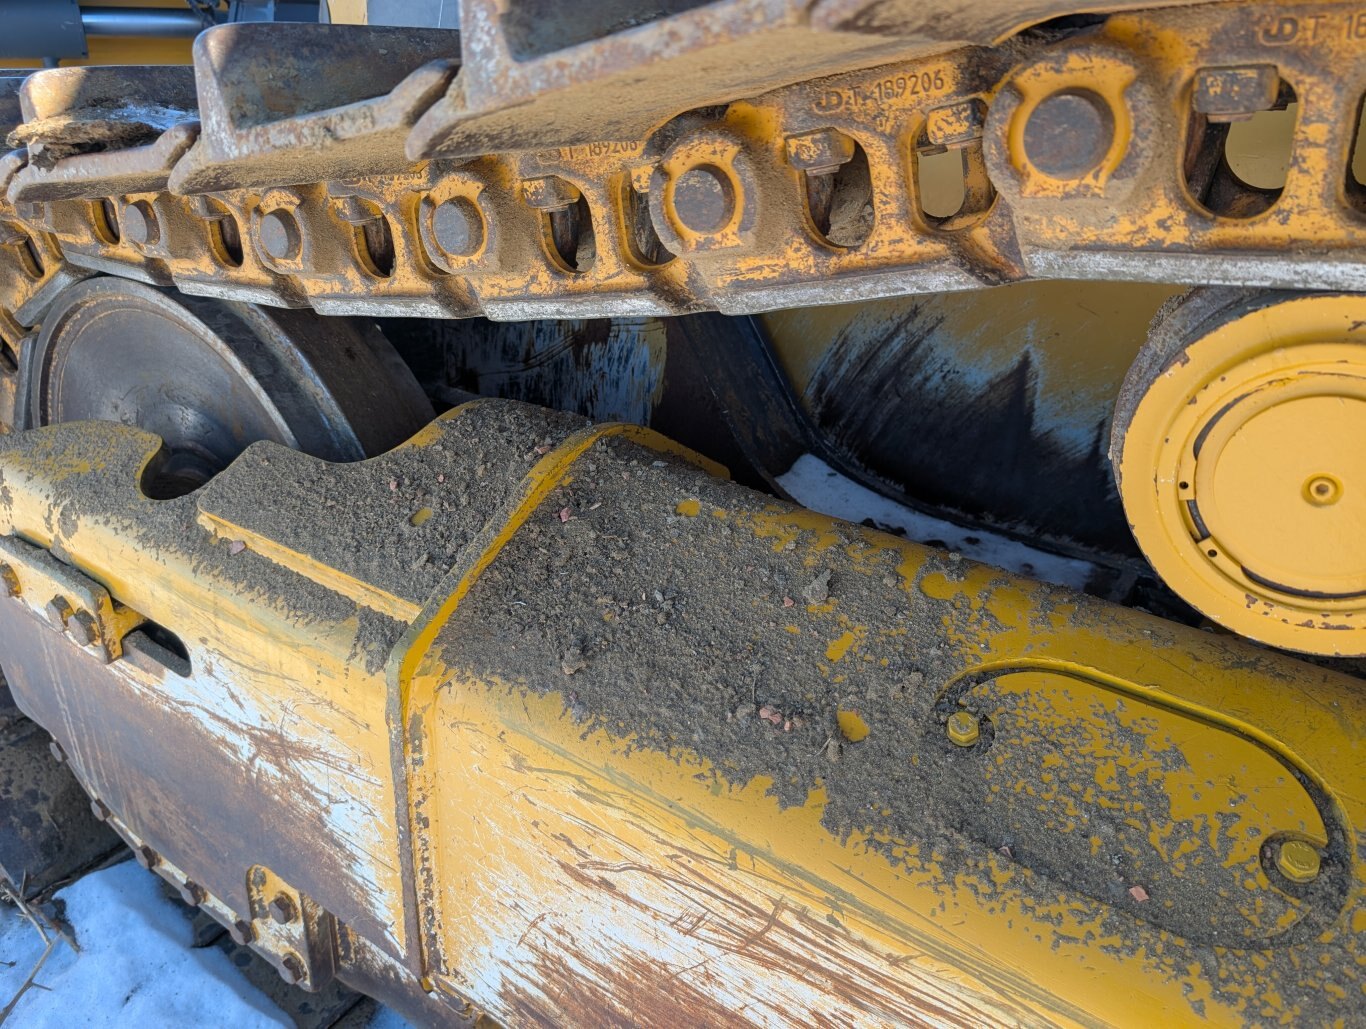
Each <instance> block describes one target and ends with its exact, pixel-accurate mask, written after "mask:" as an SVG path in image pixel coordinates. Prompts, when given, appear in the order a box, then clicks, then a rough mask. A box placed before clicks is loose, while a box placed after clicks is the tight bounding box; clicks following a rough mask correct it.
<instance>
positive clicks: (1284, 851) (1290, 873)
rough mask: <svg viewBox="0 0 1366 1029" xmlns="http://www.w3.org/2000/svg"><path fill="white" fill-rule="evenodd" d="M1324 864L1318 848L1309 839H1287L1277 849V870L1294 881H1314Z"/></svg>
mask: <svg viewBox="0 0 1366 1029" xmlns="http://www.w3.org/2000/svg"><path fill="white" fill-rule="evenodd" d="M1322 864H1323V859H1322V858H1321V857H1320V856H1319V851H1318V848H1317V847H1315V846H1314V845H1313V844H1312V843H1310V842H1309V841H1307V840H1286V841H1284V842H1283V843H1282V844H1281V845H1280V847H1278V848H1277V849H1276V871H1278V872H1280V873H1281V875H1283V876H1285V877H1286V878H1287V879H1289V880H1290V881H1291V882H1292V883H1309V882H1313V881H1314V880H1315V879H1317V878H1318V875H1319V869H1320V868H1321V867H1322Z"/></svg>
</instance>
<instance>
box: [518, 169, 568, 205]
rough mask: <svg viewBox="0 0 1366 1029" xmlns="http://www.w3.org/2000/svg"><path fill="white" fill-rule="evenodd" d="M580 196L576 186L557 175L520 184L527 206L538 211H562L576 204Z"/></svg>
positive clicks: (527, 180) (526, 180)
mask: <svg viewBox="0 0 1366 1029" xmlns="http://www.w3.org/2000/svg"><path fill="white" fill-rule="evenodd" d="M581 195H582V194H581V193H580V192H579V187H578V186H576V185H574V184H573V183H572V182H568V181H566V180H564V179H562V178H560V177H559V176H558V175H547V176H545V177H544V178H540V179H525V180H523V182H522V196H524V197H525V198H526V202H527V206H529V207H534V208H536V210H538V211H563V210H564V209H565V208H566V207H572V206H573V205H574V204H576V203H578V202H579V197H580V196H581Z"/></svg>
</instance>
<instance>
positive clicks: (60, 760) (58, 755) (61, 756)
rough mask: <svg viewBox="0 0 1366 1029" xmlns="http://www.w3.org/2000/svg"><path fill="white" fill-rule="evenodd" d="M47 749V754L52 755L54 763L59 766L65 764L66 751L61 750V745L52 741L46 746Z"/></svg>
mask: <svg viewBox="0 0 1366 1029" xmlns="http://www.w3.org/2000/svg"><path fill="white" fill-rule="evenodd" d="M47 749H48V751H49V753H51V754H52V760H53V761H56V762H57V764H59V765H64V764H66V751H65V750H63V749H62V745H61V744H60V743H58V742H57V741H56V740H53V741H52V742H51V743H49V744H48V745H47Z"/></svg>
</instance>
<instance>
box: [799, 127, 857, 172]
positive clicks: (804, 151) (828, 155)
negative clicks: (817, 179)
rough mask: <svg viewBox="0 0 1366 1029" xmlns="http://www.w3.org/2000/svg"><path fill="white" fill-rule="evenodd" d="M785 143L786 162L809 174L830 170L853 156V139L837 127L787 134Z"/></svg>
mask: <svg viewBox="0 0 1366 1029" xmlns="http://www.w3.org/2000/svg"><path fill="white" fill-rule="evenodd" d="M786 143H787V160H788V163H789V164H791V165H792V167H794V168H797V169H800V170H801V171H804V172H809V173H811V174H822V173H825V172H832V171H834V170H835V169H837V168H839V167H840V166H841V165H845V164H848V163H849V161H851V160H852V159H853V156H854V141H853V140H852V139H850V138H849V137H848V136H846V135H845V134H844V133H843V132H840V131H839V130H838V129H818V130H817V131H815V132H804V133H802V134H801V135H799V136H788V137H787V140H786Z"/></svg>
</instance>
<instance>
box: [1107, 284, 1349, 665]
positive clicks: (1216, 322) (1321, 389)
mask: <svg viewBox="0 0 1366 1029" xmlns="http://www.w3.org/2000/svg"><path fill="white" fill-rule="evenodd" d="M1363 441H1366V298H1362V297H1359V296H1351V295H1340V296H1334V295H1326V294H1317V295H1308V296H1306V295H1295V294H1286V293H1263V294H1249V293H1247V292H1245V291H1234V290H1217V289H1214V290H1197V291H1196V292H1195V293H1193V294H1190V295H1189V296H1188V297H1187V298H1186V299H1184V300H1183V301H1182V302H1181V303H1180V304H1179V305H1177V306H1176V307H1175V308H1173V309H1172V310H1170V311H1168V312H1167V314H1166V315H1165V316H1164V319H1163V321H1162V322H1161V323H1160V324H1159V325H1157V326H1156V327H1155V328H1154V331H1153V334H1152V337H1151V338H1150V340H1149V342H1148V349H1147V350H1146V351H1145V352H1144V353H1143V354H1141V355H1140V357H1139V359H1138V361H1137V362H1136V363H1135V365H1134V369H1133V370H1132V371H1131V372H1130V373H1129V377H1128V379H1127V380H1126V381H1125V384H1124V387H1123V389H1122V390H1121V393H1120V404H1119V408H1118V410H1117V411H1116V416H1115V430H1114V437H1113V440H1112V445H1111V455H1112V458H1113V459H1115V461H1116V471H1117V473H1118V478H1119V481H1120V495H1121V497H1122V499H1123V501H1124V509H1125V512H1126V513H1127V515H1128V517H1129V522H1130V524H1131V525H1132V527H1133V530H1134V536H1135V538H1136V539H1137V540H1138V543H1139V546H1140V547H1141V548H1142V549H1143V552H1144V554H1146V555H1147V557H1148V559H1149V561H1151V562H1152V564H1153V567H1154V568H1155V569H1156V570H1157V571H1158V573H1159V574H1160V575H1161V576H1162V578H1163V580H1164V581H1165V582H1166V583H1167V585H1168V586H1170V587H1171V588H1172V589H1174V590H1175V591H1176V592H1177V593H1178V594H1180V595H1181V597H1182V598H1183V599H1184V600H1186V601H1187V602H1188V603H1190V604H1191V605H1192V606H1194V607H1195V608H1197V609H1198V610H1200V611H1202V612H1203V613H1204V614H1206V615H1208V616H1209V617H1210V618H1211V619H1213V620H1214V621H1216V622H1219V623H1220V624H1222V625H1225V626H1227V627H1228V628H1229V629H1232V630H1233V631H1235V632H1238V633H1241V634H1243V635H1244V636H1249V637H1251V638H1253V639H1256V640H1261V641H1262V642H1265V643H1270V644H1273V645H1275V646H1279V647H1285V648H1287V649H1290V650H1300V651H1304V652H1307V653H1314V654H1324V655H1337V656H1348V655H1361V654H1363V653H1366V442H1363Z"/></svg>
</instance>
